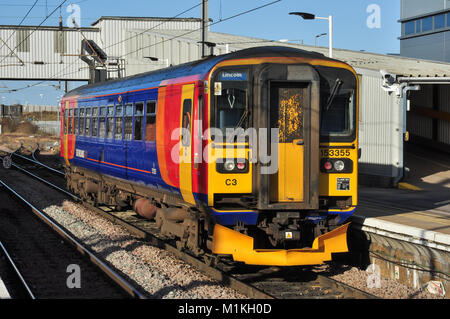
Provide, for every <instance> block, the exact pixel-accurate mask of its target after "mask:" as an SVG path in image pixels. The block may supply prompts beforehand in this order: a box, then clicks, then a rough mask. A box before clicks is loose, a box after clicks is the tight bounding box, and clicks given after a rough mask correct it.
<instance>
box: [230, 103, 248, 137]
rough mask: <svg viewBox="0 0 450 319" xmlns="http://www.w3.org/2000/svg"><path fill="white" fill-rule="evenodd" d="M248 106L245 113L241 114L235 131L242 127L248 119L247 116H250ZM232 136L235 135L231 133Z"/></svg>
mask: <svg viewBox="0 0 450 319" xmlns="http://www.w3.org/2000/svg"><path fill="white" fill-rule="evenodd" d="M248 113H249V112H248V108H246V109H245V111H244V113H242V116H241V118H240V119H239V122H238V123H237V124H236V126H235V127H234V129H233V132H234V131H236V129H237V128H238V127H240V126H241V125H242V124H243V123H244V121H245V120H246V119H247V116H248ZM231 137H234V135H231Z"/></svg>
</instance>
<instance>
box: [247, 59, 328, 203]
mask: <svg viewBox="0 0 450 319" xmlns="http://www.w3.org/2000/svg"><path fill="white" fill-rule="evenodd" d="M256 72H257V78H258V81H257V83H256V84H255V85H256V86H255V90H256V92H257V94H256V96H257V99H259V101H256V105H258V104H259V105H261V107H260V108H259V109H258V110H257V112H256V114H255V116H256V117H257V118H256V119H255V121H256V122H255V123H259V129H260V130H261V129H264V128H266V127H267V128H270V132H267V139H268V148H267V149H268V152H269V154H270V164H265V163H263V162H262V161H261V159H262V158H263V157H260V160H259V161H260V165H259V168H257V171H256V172H255V174H256V175H255V176H254V181H255V186H254V191H255V192H257V193H258V195H259V198H258V207H259V208H260V209H278V208H279V209H317V208H318V205H319V196H318V194H319V182H318V178H319V177H318V176H319V164H318V162H319V160H318V159H319V88H320V78H319V75H318V73H317V72H316V71H315V70H314V69H313V68H312V67H310V66H306V65H285V66H280V65H274V64H267V65H262V66H261V67H260V68H259V69H257V70H256ZM258 92H259V93H258ZM276 130H278V134H277V131H276ZM260 134H261V133H260ZM260 138H261V136H260ZM268 167H269V168H270V169H266V168H268Z"/></svg>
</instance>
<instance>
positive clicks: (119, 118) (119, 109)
mask: <svg viewBox="0 0 450 319" xmlns="http://www.w3.org/2000/svg"><path fill="white" fill-rule="evenodd" d="M122 129H123V106H122V105H116V130H115V133H114V138H115V139H116V140H121V139H122Z"/></svg>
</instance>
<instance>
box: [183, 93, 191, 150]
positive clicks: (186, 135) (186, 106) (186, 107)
mask: <svg viewBox="0 0 450 319" xmlns="http://www.w3.org/2000/svg"><path fill="white" fill-rule="evenodd" d="M191 109H192V100H191V99H186V100H184V101H183V119H182V121H183V123H182V126H183V131H182V132H181V134H182V136H181V143H182V144H183V146H189V145H191Z"/></svg>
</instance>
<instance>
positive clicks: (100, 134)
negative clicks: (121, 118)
mask: <svg viewBox="0 0 450 319" xmlns="http://www.w3.org/2000/svg"><path fill="white" fill-rule="evenodd" d="M106 112H107V110H106V107H105V106H103V107H101V108H100V118H99V123H98V126H99V127H98V137H100V138H105V137H106V124H105V119H106Z"/></svg>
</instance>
